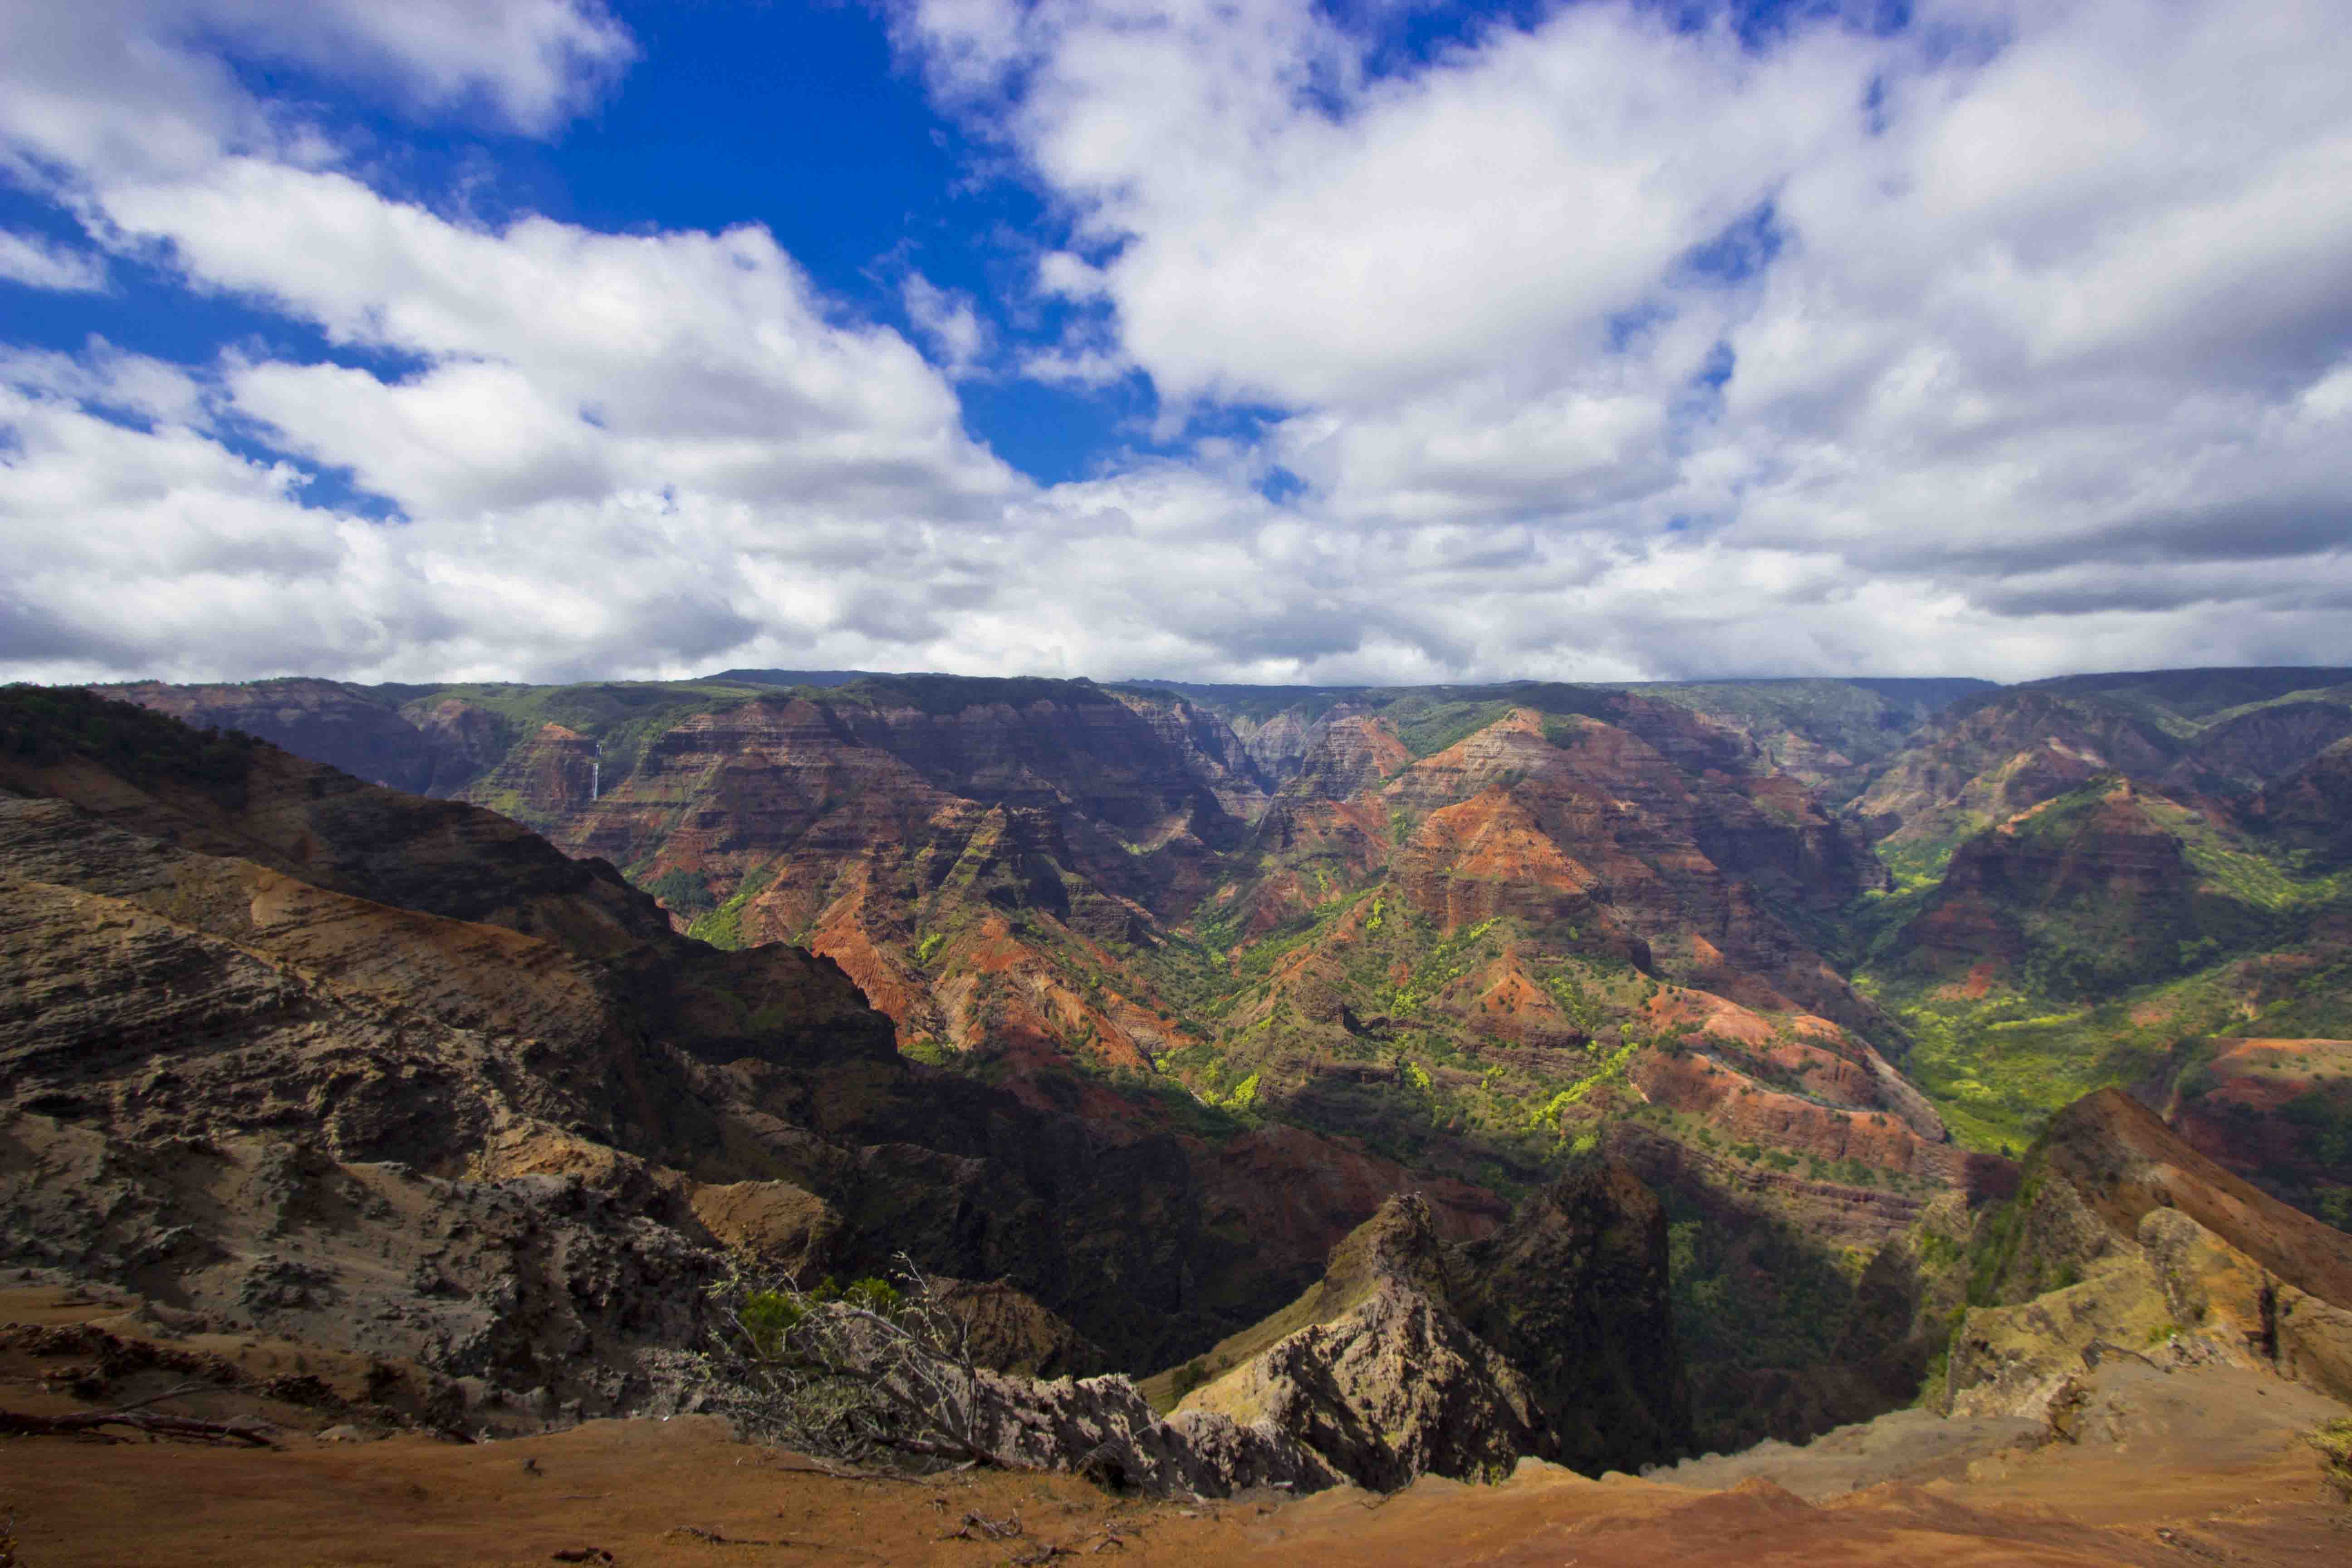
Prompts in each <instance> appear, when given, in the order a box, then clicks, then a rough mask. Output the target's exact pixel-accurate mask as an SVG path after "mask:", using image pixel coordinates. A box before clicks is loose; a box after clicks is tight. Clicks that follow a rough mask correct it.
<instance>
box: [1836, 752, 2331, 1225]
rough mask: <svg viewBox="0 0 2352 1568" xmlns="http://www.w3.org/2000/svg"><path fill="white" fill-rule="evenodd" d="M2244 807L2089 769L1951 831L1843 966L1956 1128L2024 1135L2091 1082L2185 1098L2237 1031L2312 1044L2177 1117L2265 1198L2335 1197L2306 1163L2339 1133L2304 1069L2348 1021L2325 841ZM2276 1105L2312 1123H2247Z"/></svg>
mask: <svg viewBox="0 0 2352 1568" xmlns="http://www.w3.org/2000/svg"><path fill="white" fill-rule="evenodd" d="M2261 805H2262V798H2261V797H2259V796H2258V797H2256V798H2255V799H2254V800H2253V802H2252V805H2251V807H2250V808H2248V809H2236V808H2230V807H2225V806H2220V805H2213V804H2211V803H2205V804H2202V805H2199V804H2190V803H2185V802H2183V801H2180V800H2177V799H2172V798H2168V797H2167V796H2165V795H2160V794H2158V793H2157V792H2156V791H2155V790H2154V789H2153V788H2152V787H2149V786H2146V785H2138V784H2132V783H2130V782H2129V781H2126V780H2123V779H2120V778H2118V777H2117V776H2116V775H2114V774H2111V773H2110V774H2102V775H2099V776H2097V777H2095V778H2094V779H2093V780H2091V781H2090V782H2089V783H2088V784H2085V785H2084V786H2083V787H2081V788H2079V789H2077V790H2075V791H2073V792H2071V793H2069V794H2065V795H2058V796H2054V797H2053V798H2051V799H2049V800H2046V801H2044V802H2042V804H2041V805H2037V806H2035V807H2033V808H2032V809H2030V810H2028V811H2026V812H2023V813H2021V814H2020V815H2019V816H2016V817H2014V818H2012V819H2011V820H2010V821H2008V822H2005V823H2002V824H2000V825H1999V826H1996V827H1994V828H1992V829H1990V830H1989V831H1987V832H1985V833H1982V834H1980V835H1978V836H1977V837H1973V838H1971V839H1969V840H1968V841H1967V842H1965V843H1963V844H1962V845H1961V846H1960V847H1959V848H1958V851H1957V852H1956V853H1955V854H1954V855H1953V856H1952V857H1951V859H1950V863H1949V865H1948V868H1947V869H1946V871H1945V874H1944V876H1943V877H1942V879H1940V880H1939V881H1936V882H1932V883H1928V884H1926V885H1924V886H1919V887H1915V888H1914V889H1910V890H1908V891H1906V892H1904V893H1902V894H1899V895H1896V896H1895V897H1891V898H1886V899H1883V900H1876V901H1875V902H1874V903H1873V904H1870V905H1866V906H1864V909H1863V910H1862V911H1861V913H1862V917H1863V921H1864V924H1865V928H1869V927H1874V928H1875V934H1874V935H1872V936H1870V937H1869V938H1868V940H1867V942H1866V943H1863V944H1858V945H1861V946H1864V962H1863V963H1862V964H1861V966H1860V968H1859V969H1858V971H1857V974H1856V978H1857V980H1858V981H1859V982H1860V983H1861V984H1864V986H1866V987H1867V988H1869V989H1870V991H1871V993H1872V994H1874V996H1876V997H1877V998H1878V999H1879V1000H1880V1001H1881V1002H1882V1003H1883V1004H1884V1005H1885V1006H1886V1007H1887V1009H1888V1010H1889V1011H1890V1012H1891V1013H1893V1014H1894V1015H1895V1017H1896V1018H1897V1019H1899V1020H1900V1022H1901V1023H1902V1025H1903V1026H1904V1028H1905V1030H1906V1033H1907V1034H1908V1035H1909V1036H1910V1038H1911V1047H1910V1049H1909V1051H1908V1053H1907V1055H1906V1058H1905V1065H1906V1068H1907V1070H1908V1071H1909V1072H1910V1073H1911V1075H1912V1076H1913V1077H1914V1078H1915V1079H1916V1080H1917V1081H1918V1083H1919V1084H1920V1086H1921V1087H1922V1088H1923V1089H1925V1090H1926V1091H1927V1093H1928V1095H1929V1096H1930V1097H1931V1098H1932V1099H1933V1100H1935V1101H1936V1103H1937V1108H1938V1109H1939V1110H1941V1111H1942V1112H1943V1113H1944V1114H1945V1116H1946V1117H1947V1118H1948V1119H1949V1120H1950V1121H1951V1122H1952V1124H1953V1125H1954V1127H1955V1128H1957V1129H1958V1131H1959V1132H1960V1134H1961V1135H1962V1137H1963V1138H1964V1139H1965V1140H1966V1141H1968V1142H1972V1143H1974V1144H1976V1145H1977V1146H1979V1147H1986V1148H1993V1147H2000V1146H2001V1145H2004V1144H2006V1145H2008V1146H2010V1147H2011V1148H2021V1147H2023V1146H2024V1145H2025V1144H2026V1143H2028V1142H2032V1138H2033V1137H2034V1135H2035V1132H2036V1131H2037V1130H2038V1128H2039V1125H2040V1123H2041V1121H2042V1119H2043V1118H2044V1117H2045V1116H2047V1115H2048V1114H2049V1113H2050V1112H2052V1111H2053V1110H2056V1109H2057V1108H2058V1107H2059V1106H2061V1105H2063V1104H2065V1103H2067V1102H2068V1101H2069V1100H2073V1099H2074V1098H2076V1097H2077V1096H2080V1095H2082V1094H2084V1093H2086V1092H2088V1091H2089V1090H2091V1089H2096V1088H2098V1087H2100V1086H2102V1085H2105V1084H2118V1083H2120V1084H2129V1085H2136V1086H2139V1087H2141V1088H2142V1089H2144V1090H2145V1092H2147V1093H2148V1094H2149V1095H2151V1096H2152V1097H2155V1098H2156V1099H2158V1100H2166V1101H2168V1102H2169V1103H2174V1104H2179V1105H2181V1106H2184V1107H2189V1106H2191V1105H2193V1104H2194V1102H2196V1101H2197V1100H2199V1098H2200V1097H2201V1096H2202V1095H2203V1094H2205V1093H2207V1092H2209V1091H2211V1090H2212V1089H2215V1088H2216V1081H2215V1079H2214V1078H2213V1075H2210V1074H2201V1072H2200V1069H2202V1068H2204V1067H2205V1066H2206V1065H2207V1064H2208V1063H2210V1062H2214V1061H2217V1060H2218V1061H2221V1062H2223V1063H2225V1064H2226V1063H2228V1062H2229V1061H2231V1060H2234V1059H2241V1058H2240V1053H2239V1051H2238V1047H2237V1046H2236V1045H2235V1044H2234V1043H2233V1042H2234V1041H2235V1040H2236V1039H2238V1038H2240V1037H2257V1038H2267V1039H2275V1040H2280V1041H2289V1040H2294V1039H2312V1040H2314V1041H2315V1044H2314V1045H2312V1046H2311V1047H2308V1048H2305V1047H2281V1048H2279V1049H2276V1050H2272V1051H2266V1052H2264V1053H2262V1054H2261V1056H2260V1058H2259V1059H2261V1060H2262V1061H2263V1062H2264V1063H2265V1064H2266V1066H2265V1071H2266V1072H2267V1073H2268V1074H2269V1075H2271V1083H2272V1085H2273V1089H2265V1090H2264V1091H2263V1093H2261V1094H2259V1095H2254V1096H2252V1097H2251V1098H2250V1097H2249V1096H2248V1095H2247V1094H2246V1092H2245V1091H2244V1089H2243V1087H2242V1086H2241V1087H2240V1088H2238V1089H2231V1091H2230V1092H2228V1093H2223V1094H2221V1095H2220V1096H2219V1098H2217V1099H2215V1100H2214V1101H2213V1103H2212V1106H2211V1107H2210V1110H2208V1111H2207V1112H2204V1113H2200V1115H2199V1116H2197V1117H2196V1118H2195V1120H2196V1121H2197V1123H2198V1126H2199V1128H2200V1131H2199V1134H2198V1135H2199V1137H2200V1140H2202V1143H2201V1145H2200V1146H2205V1147H2209V1148H2210V1149H2211V1150H2212V1151H2213V1152H2216V1153H2226V1154H2227V1156H2228V1157H2229V1158H2230V1159H2231V1162H2232V1163H2234V1164H2235V1165H2236V1167H2237V1168H2239V1169H2240V1170H2242V1172H2244V1173H2246V1174H2247V1175H2249V1176H2250V1177H2251V1178H2252V1179H2254V1180H2257V1181H2260V1182H2262V1183H2263V1184H2265V1185H2266V1186H2267V1187H2269V1189H2270V1190H2271V1191H2273V1193H2276V1194H2279V1195H2281V1196H2285V1197H2290V1198H2292V1199H2293V1200H2294V1201H2295V1202H2297V1203H2300V1204H2303V1205H2305V1206H2306V1207H2309V1208H2311V1209H2312V1210H2313V1211H2314V1212H2321V1205H2323V1204H2327V1205H2336V1208H2337V1210H2338V1211H2340V1208H2341V1205H2342V1203H2343V1202H2344V1201H2345V1200H2344V1198H2343V1196H2342V1195H2340V1194H2344V1193H2346V1192H2347V1191H2352V1168H2342V1167H2339V1166H2336V1165H2334V1164H2331V1163H2329V1162H2328V1161H2327V1160H2325V1159H2320V1158H2315V1156H2316V1155H2317V1154H2318V1152H2319V1151H2321V1150H2323V1149H2328V1150H2332V1149H2333V1148H2334V1147H2335V1145H2334V1143H2333V1142H2330V1132H2329V1129H2331V1128H2332V1127H2333V1125H2334V1122H2335V1118H2336V1109H2335V1100H2336V1095H2335V1093H2334V1091H2333V1089H2331V1088H2330V1086H2329V1085H2328V1084H2326V1082H2324V1081H2322V1080H2321V1079H2320V1078H2319V1077H2318V1076H2316V1075H2317V1074H2319V1073H2320V1072H2322V1071H2324V1069H2321V1068H2315V1067H2312V1068H2310V1071H2309V1072H2305V1071H2303V1070H2301V1069H2302V1068H2304V1067H2308V1066H2309V1065H2310V1064H2312V1063H2315V1062H2317V1061H2319V1060H2321V1059H2323V1058H2326V1049H2325V1047H2324V1046H2323V1045H2320V1044H2318V1043H2316V1042H2320V1041H2325V1040H2326V1039H2330V1038H2335V1037H2342V1036H2343V1035H2345V1034H2347V1032H2352V905H2347V899H2346V889H2345V887H2344V886H2343V884H2342V882H2341V880H2340V879H2339V878H2338V877H2337V875H2336V873H2335V872H2334V871H2333V870H2332V869H2331V868H2329V864H2328V861H2327V859H2326V855H2325V853H2324V851H2323V852H2322V853H2321V854H2320V855H2318V856H2316V857H2315V856H2314V855H2313V854H2312V852H2311V850H2310V848H2309V847H2308V846H2307V843H2298V842H2297V841H2295V839H2294V831H2295V830H2294V828H2293V827H2292V826H2290V827H2289V831H2288V832H2287V833H2285V834H2282V833H2281V832H2280V831H2279V830H2277V829H2275V828H2271V827H2268V826H2266V825H2265V824H2264V823H2263V819H2262V817H2261V816H2260V812H2259V808H2260V806H2261ZM2250 826H2251V827H2252V829H2255V830H2252V831H2250V830H2249V829H2250ZM2221 1074H2222V1076H2227V1077H2235V1076H2238V1075H2235V1074H2234V1073H2233V1072H2232V1071H2231V1069H2230V1068H2228V1067H2226V1065H2225V1066H2224V1067H2223V1068H2221ZM2273 1090H2275V1092H2273ZM2290 1102H2292V1103H2294V1104H2295V1106H2296V1110H2295V1111H2294V1115H2295V1116H2296V1117H2299V1118H2302V1119H2304V1120H2305V1121H2310V1122H2311V1123H2312V1125H2311V1126H2310V1127H2308V1128H2305V1129H2302V1130H2300V1131H2296V1132H2294V1133H2293V1134H2282V1135H2279V1136H2270V1135H2266V1134H2265V1133H2264V1132H2263V1131H2261V1130H2260V1129H2259V1128H2257V1127H2255V1126H2253V1125H2252V1124H2251V1123H2250V1119H2251V1118H2256V1117H2258V1116H2260V1115H2262V1114H2263V1111H2257V1110H2255V1107H2256V1106H2257V1105H2260V1106H2262V1107H2263V1110H2264V1111H2267V1110H2269V1109H2273V1108H2276V1109H2280V1110H2283V1109H2284V1106H2285V1105H2286V1104H2288V1103H2290ZM2232 1108H2236V1109H2232ZM2184 1113H2187V1112H2184Z"/></svg>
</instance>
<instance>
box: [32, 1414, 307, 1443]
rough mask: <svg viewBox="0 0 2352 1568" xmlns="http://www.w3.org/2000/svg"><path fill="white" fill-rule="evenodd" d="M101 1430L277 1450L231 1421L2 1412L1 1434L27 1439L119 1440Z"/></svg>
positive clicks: (245, 1428)
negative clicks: (85, 1437)
mask: <svg viewBox="0 0 2352 1568" xmlns="http://www.w3.org/2000/svg"><path fill="white" fill-rule="evenodd" d="M101 1426H129V1427H131V1428H133V1429H134V1430H136V1431H141V1432H150V1433H154V1434H156V1435H158V1436H166V1437H210V1438H220V1439H225V1440H230V1441H235V1442H238V1443H249V1444H251V1445H253V1446H254V1447H257V1448H274V1447H277V1446H278V1445H277V1444H275V1443H272V1442H271V1441H270V1440H269V1439H268V1437H267V1436H263V1435H262V1434H261V1433H259V1432H257V1431H256V1430H254V1429H253V1428H252V1427H251V1426H243V1425H239V1424H237V1423H235V1422H228V1421H200V1420H198V1419H196V1418H195V1417H194V1416H193V1415H163V1414H161V1413H160V1412H157V1411H153V1410H87V1411H82V1412H79V1413H77V1414H75V1415H26V1414H24V1413H23V1412H21V1411H16V1410H0V1432H16V1433H22V1434H24V1435H26V1436H52V1437H62V1436H78V1435H88V1436H98V1437H101V1438H104V1439H105V1440H106V1441H108V1442H115V1441H117V1440H118V1439H116V1438H115V1437H113V1436H111V1435H110V1434H108V1433H105V1432H101V1431H100V1430H99V1428H100V1427H101Z"/></svg>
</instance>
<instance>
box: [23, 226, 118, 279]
mask: <svg viewBox="0 0 2352 1568" xmlns="http://www.w3.org/2000/svg"><path fill="white" fill-rule="evenodd" d="M0 280H5V281H6V282H10V283H22V284H24V285H25V286H26V288H29V289H57V290H59V291H60V292H63V293H68V294H77V293H92V292H95V291H97V290H99V289H104V288H105V287H106V259H105V258H103V257H100V256H95V255H92V254H91V253H90V252H89V251H87V250H76V249H74V248H72V247H68V246H62V245H53V244H51V243H50V242H48V241H47V240H45V239H42V238H41V237H38V236H37V235H30V234H13V233H10V232H9V231H8V230H6V229H0Z"/></svg>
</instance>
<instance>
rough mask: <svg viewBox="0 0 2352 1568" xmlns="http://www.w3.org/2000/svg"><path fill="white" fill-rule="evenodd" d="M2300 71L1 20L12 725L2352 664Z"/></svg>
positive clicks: (1203, 19) (1685, 10)
mask: <svg viewBox="0 0 2352 1568" xmlns="http://www.w3.org/2000/svg"><path fill="white" fill-rule="evenodd" d="M2343 31H2344V30H2343V29H2342V28H2341V27H2340V26H2338V25H2337V21H2336V17H2334V16H2332V15H2331V7H2329V6H2327V5H2322V4H2301V3H2294V0H2289V3H2284V4H2280V5H2273V6H2268V7H2264V8H2263V11H2262V13H2260V14H2259V16H2252V17H2249V16H2248V15H2247V14H2246V13H2244V12H2243V11H2242V8H2238V7H2233V6H2231V5H2223V4H2221V3H2220V0H2051V3H2049V4H2042V5H2023V4H2011V3H2009V0H1941V3H1924V0H1923V3H1921V4H1916V5H1912V4H1898V3H1893V0H1853V3H1846V4H1841V3H1838V0H1797V3H1790V4H1773V5H1717V4H1707V3H1701V0H1689V3H1682V0H1669V3H1662V4H1635V3H1628V0H1585V3H1583V4H1579V5H1533V4H1520V5H1503V6H1484V7H1469V6H1454V5H1429V4H1421V3H1419V0H1350V3H1349V4H1347V5H1340V6H1336V7H1315V6H1310V5H1298V4H1292V3H1286V0H1224V3H1221V4H1208V3H1205V0H892V3H891V4H887V5H855V4H844V5H788V4H775V5H750V4H722V3H719V0H675V3H671V4H627V5H624V4H613V5H603V4H597V3H595V0H415V4H414V5H405V6H402V7H397V8H386V7H379V6H374V5H365V4H362V3H361V0H319V3H317V4H312V5H303V6H299V7H297V6H291V5H281V4H274V3H272V0H90V3H89V4H87V5H78V6H76V7H71V8H64V7H58V6H54V5H46V4H36V3H32V0H0V542H5V544H6V545H7V546H8V551H7V559H8V563H9V564H8V566H7V568H6V570H5V574H0V678H23V679H87V678H93V677H100V676H127V675H143V674H155V675H164V676H171V677H174V678H181V679H194V678H226V679H244V678H251V677H256V676H261V675H268V674H277V673H289V672H306V673H320V674H331V675H341V676H349V677H352V678H356V679H434V678H443V677H458V676H466V677H482V676H501V677H517V678H530V679H558V678H575V677H581V676H589V675H677V674H685V673H690V672H692V671H694V670H696V669H698V668H715V667H718V666H720V665H725V664H781V665H799V666H815V665H837V666H854V667H860V668H954V669H962V670H969V671H972V672H977V673H986V672H998V671H1002V672H1014V671H1030V672H1041V673H1063V674H1076V673H1091V674H1096V675H1099V676H1118V675H1125V674H1129V673H1139V672H1144V671H1150V672H1153V673H1159V674H1163V675H1168V676H1171V677H1179V676H1191V677H1196V678H1202V679H1255V680H1305V681H1329V680H1341V679H1384V680H1405V679H1475V678H1504V677H1513V676H1541V677H1557V678H1568V679H1574V678H1577V677H1580V676H1582V677H1588V678H1625V677H1642V676H1688V675H1716V674H1759V673H1781V672H1794V673H1946V672H1948V673H1971V674H1985V675H1992V676H1998V677H2005V678H2014V677H2022V676H2031V675H2037V674H2044V673H2053V672H2056V671H2059V670H2064V669H2080V668H2117V667H2125V666H2147V665H2156V664H2179V663H2210V662H2231V661H2245V662H2305V661H2321V660H2336V661H2344V660H2347V659H2352V632H2347V627H2348V626H2352V617H2347V616H2346V615H2345V614H2344V611H2345V609H2346V607H2347V601H2348V600H2352V570H2347V562H2346V554H2345V546H2346V541H2347V531H2352V522H2347V520H2352V456H2347V454H2352V442H2347V441H2346V440H2345V439H2344V437H2346V435H2347V434H2352V429H2347V425H2348V424H2352V288H2347V284H2346V279H2347V278H2352V172H2347V164H2346V163H2345V160H2344V156H2343V153H2342V148H2343V147H2344V146H2346V145H2347V144H2352V103H2347V100H2346V98H2345V95H2344V94H2343V93H2342V92H2341V89H2340V83H2341V81H2342V80H2343V79H2344V71H2345V68H2346V67H2347V65H2352V45H2347V42H2346V41H2345V40H2344V39H2343V38H2342V37H2340V36H2339V35H2341V34H2342V32H2343Z"/></svg>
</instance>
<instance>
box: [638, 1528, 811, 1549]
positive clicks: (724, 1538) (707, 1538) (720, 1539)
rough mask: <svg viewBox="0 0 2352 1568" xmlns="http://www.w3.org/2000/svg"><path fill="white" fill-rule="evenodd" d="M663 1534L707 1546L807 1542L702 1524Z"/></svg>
mask: <svg viewBox="0 0 2352 1568" xmlns="http://www.w3.org/2000/svg"><path fill="white" fill-rule="evenodd" d="M662 1534H664V1535H665V1536H670V1535H683V1536H685V1537H686V1538H687V1539H688V1541H699V1542H702V1543H703V1544H705V1545H706V1546H795V1545H804V1544H806V1542H792V1541H782V1540H777V1541H769V1540H760V1539H753V1538H751V1537H749V1536H742V1535H721V1534H719V1532H718V1531H715V1530H705V1529H703V1528H702V1527H701V1526H699V1525H694V1524H681V1525H677V1526H674V1527H673V1528H671V1529H668V1530H665V1531H662Z"/></svg>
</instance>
